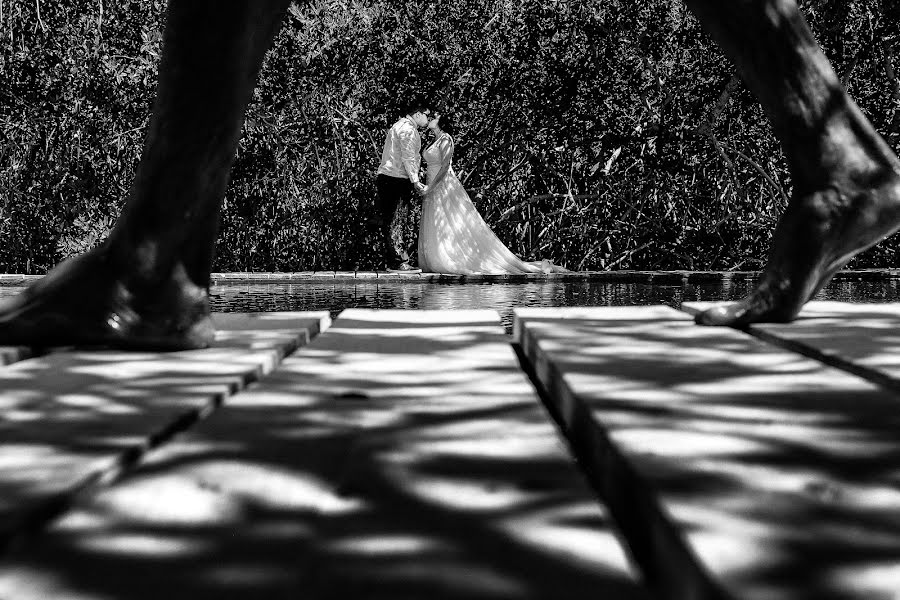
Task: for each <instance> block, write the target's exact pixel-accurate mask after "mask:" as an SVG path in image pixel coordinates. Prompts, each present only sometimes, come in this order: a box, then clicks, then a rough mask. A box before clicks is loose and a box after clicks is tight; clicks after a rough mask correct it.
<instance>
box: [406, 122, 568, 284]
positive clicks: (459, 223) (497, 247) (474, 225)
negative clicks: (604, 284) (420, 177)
mask: <svg viewBox="0 0 900 600" xmlns="http://www.w3.org/2000/svg"><path fill="white" fill-rule="evenodd" d="M444 136H446V139H442V138H444ZM452 144H453V140H452V139H451V138H450V136H449V135H448V134H446V133H444V134H441V137H439V138H438V139H436V140H435V141H434V143H433V144H431V146H429V147H428V148H427V149H426V150H425V151H424V152H422V158H423V159H424V160H425V162H426V163H427V164H428V170H427V174H426V179H425V183H426V184H428V185H429V186H431V185H432V184H431V182H432V181H433V180H434V178H435V176H436V175H437V173H438V172H439V171H440V169H441V165H442V162H443V160H445V156H446V157H447V158H446V160H447V161H450V159H451V158H450V157H452V152H445V151H442V148H452ZM419 267H420V268H421V269H422V271H425V272H430V273H453V274H460V275H476V274H491V275H494V274H497V275H499V274H506V273H513V274H519V273H561V272H566V271H567V269H564V268H562V267H560V266H557V265H554V264H553V263H551V262H550V261H548V260H542V261H537V262H525V261H523V260H520V259H519V258H518V257H517V256H516V255H515V254H513V253H512V252H511V251H510V250H509V248H507V247H506V246H505V245H504V244H503V242H501V241H500V238H498V237H497V236H496V235H494V232H493V231H491V228H490V227H489V226H488V224H487V223H485V222H484V219H482V218H481V215H480V214H479V213H478V209H476V208H475V205H474V204H472V200H471V199H470V198H469V194H467V193H466V190H465V188H464V187H463V185H462V183H461V182H460V181H459V179H458V178H457V177H456V173H454V172H453V167H452V166H450V167H449V168H448V170H447V174H446V175H445V176H444V178H443V179H441V180H440V181H439V182H438V184H437V187H436V188H434V189H429V192H428V195H426V196H425V198H424V200H423V201H422V217H421V221H420V225H419Z"/></svg>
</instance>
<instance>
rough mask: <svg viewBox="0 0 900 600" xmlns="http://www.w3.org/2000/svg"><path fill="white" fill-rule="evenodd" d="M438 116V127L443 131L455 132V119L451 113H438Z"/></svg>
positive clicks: (451, 133)
mask: <svg viewBox="0 0 900 600" xmlns="http://www.w3.org/2000/svg"><path fill="white" fill-rule="evenodd" d="M439 114H440V117H438V127H440V128H441V131H443V132H444V133H449V134H450V135H453V134H455V133H456V119H454V118H453V115H452V114H451V113H444V112H442V113H439Z"/></svg>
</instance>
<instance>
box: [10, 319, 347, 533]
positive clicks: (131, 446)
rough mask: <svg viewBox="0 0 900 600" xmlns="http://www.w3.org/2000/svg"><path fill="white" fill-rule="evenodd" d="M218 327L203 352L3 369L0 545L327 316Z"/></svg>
mask: <svg viewBox="0 0 900 600" xmlns="http://www.w3.org/2000/svg"><path fill="white" fill-rule="evenodd" d="M214 320H215V323H216V325H217V327H218V328H219V331H218V333H217V335H216V340H215V342H214V344H213V345H212V347H211V348H209V349H206V350H194V351H186V352H171V353H157V352H119V351H109V350H107V351H90V352H89V351H76V350H69V351H59V352H54V353H51V354H48V355H45V356H41V357H38V358H33V359H29V360H24V361H21V362H19V363H16V364H14V365H10V366H7V367H5V368H3V369H0V389H2V390H3V391H2V392H0V440H2V441H0V547H3V546H5V545H7V544H9V543H12V541H13V540H15V539H16V538H17V537H18V536H20V535H22V534H24V533H25V532H26V531H27V530H29V529H31V528H33V527H39V526H41V525H42V524H43V523H44V522H45V521H46V520H47V519H49V518H51V517H52V516H53V514H55V513H56V512H59V511H60V510H63V509H64V508H65V506H66V504H67V503H68V502H69V501H70V499H71V497H72V495H73V494H76V493H78V492H79V491H80V490H82V489H84V488H85V487H90V486H92V485H94V484H96V483H98V482H99V481H100V480H102V479H103V478H109V477H114V476H116V475H117V473H118V472H119V471H120V470H121V469H122V468H124V467H127V466H128V465H130V464H132V463H134V462H135V461H137V460H138V459H139V458H140V456H141V455H142V454H143V452H144V451H145V450H146V449H148V448H150V447H152V446H154V445H157V444H159V443H160V442H162V441H163V440H164V439H165V438H167V437H168V436H170V435H172V434H173V433H174V432H176V431H177V430H178V429H180V428H182V427H183V426H185V425H186V424H187V423H188V422H189V421H191V420H195V419H197V418H199V417H200V416H202V414H203V413H204V412H208V411H210V410H212V409H213V408H214V407H215V405H216V404H217V403H218V402H219V401H220V400H221V399H222V398H224V397H225V396H228V395H230V394H233V393H234V392H236V391H237V390H239V389H241V388H243V387H245V386H246V385H247V383H249V382H251V381H254V380H256V379H258V378H259V377H260V376H262V375H263V374H265V373H267V372H270V371H271V370H272V369H274V367H275V366H276V365H277V364H278V363H279V361H280V360H281V359H282V358H283V357H284V355H285V354H287V353H289V352H291V351H293V350H294V349H295V348H297V347H298V346H300V345H303V344H305V343H306V342H307V341H308V340H309V338H310V337H311V336H312V335H315V333H316V332H318V331H319V330H321V329H323V328H324V327H327V325H328V323H329V322H330V317H329V316H328V313H327V312H316V313H280V314H275V315H268V314H261V315H215V316H214Z"/></svg>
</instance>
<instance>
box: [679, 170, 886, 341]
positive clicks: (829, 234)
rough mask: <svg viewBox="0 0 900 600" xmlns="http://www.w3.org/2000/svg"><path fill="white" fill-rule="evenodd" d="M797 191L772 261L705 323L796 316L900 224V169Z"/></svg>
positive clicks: (700, 318)
mask: <svg viewBox="0 0 900 600" xmlns="http://www.w3.org/2000/svg"><path fill="white" fill-rule="evenodd" d="M883 173H884V174H883V176H882V177H881V178H880V179H879V180H875V181H870V182H868V183H869V185H861V184H854V183H844V184H841V185H832V186H830V187H827V188H825V189H823V190H821V191H818V192H815V193H812V194H808V195H806V196H802V197H795V198H794V199H793V200H792V201H791V204H790V206H789V207H788V209H787V211H786V212H785V214H784V215H783V216H782V218H781V220H780V221H779V223H778V227H777V228H776V229H775V235H774V237H773V239H772V249H771V251H770V253H769V262H768V264H767V265H766V268H765V270H764V271H763V273H762V276H761V278H760V281H759V283H758V284H757V287H756V289H755V290H754V291H753V292H751V293H750V295H748V296H747V297H746V298H744V299H743V300H741V301H739V302H736V303H733V304H726V305H720V306H716V307H713V308H710V309H708V310H706V311H704V312H702V313H700V314H698V315H697V316H696V317H695V321H696V322H697V323H699V324H700V325H730V326H741V325H747V324H749V323H763V322H769V323H774V322H782V323H783V322H788V321H792V320H793V319H794V318H795V317H796V316H797V314H798V313H799V312H800V309H801V308H803V305H804V304H806V302H808V301H809V300H811V299H812V298H813V296H815V295H816V293H818V291H819V290H820V289H822V287H824V286H825V285H826V284H827V283H828V282H829V281H830V280H831V278H832V276H833V275H834V274H835V273H836V272H837V271H838V270H840V269H841V268H842V267H843V266H844V265H846V264H847V262H848V261H849V260H850V259H851V258H852V257H853V256H855V255H856V254H858V253H859V252H862V251H863V250H865V249H866V248H869V247H871V246H873V245H875V244H877V243H878V242H880V241H881V240H883V239H884V238H885V237H887V236H889V235H891V234H892V233H894V232H895V231H896V230H897V229H898V228H900V172H898V171H896V170H894V169H886V170H885V171H884V172H883Z"/></svg>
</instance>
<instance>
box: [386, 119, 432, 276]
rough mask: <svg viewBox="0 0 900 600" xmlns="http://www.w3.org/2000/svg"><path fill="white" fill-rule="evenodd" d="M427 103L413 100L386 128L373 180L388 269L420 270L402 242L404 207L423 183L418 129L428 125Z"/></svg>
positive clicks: (412, 271)
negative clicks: (411, 261) (417, 102)
mask: <svg viewBox="0 0 900 600" xmlns="http://www.w3.org/2000/svg"><path fill="white" fill-rule="evenodd" d="M429 112H430V111H429V110H428V107H427V106H425V105H424V104H412V105H410V106H409V107H408V108H407V110H406V116H404V117H402V118H401V119H400V120H398V121H397V122H396V123H394V125H393V126H392V127H391V128H390V129H389V130H388V132H387V135H386V136H385V138H384V150H382V152H381V165H379V167H378V176H377V178H376V180H375V187H376V190H377V194H378V195H377V197H376V202H375V205H376V206H375V208H376V210H377V211H378V228H379V230H380V231H379V233H380V237H381V244H382V252H383V254H382V258H383V261H384V266H385V267H386V268H387V270H388V271H396V272H402V273H421V269H417V268H415V267H413V266H412V265H411V264H409V253H407V251H406V248H407V247H408V245H407V244H404V239H403V238H404V235H403V214H404V212H405V211H404V210H403V209H404V208H407V209H408V208H409V206H410V204H411V203H412V198H413V191H415V192H416V193H418V194H419V195H422V194H424V193H425V186H424V185H423V184H422V182H420V181H419V166H420V165H421V162H422V156H421V154H420V150H421V148H422V138H421V137H420V136H419V129H422V128H424V127H425V126H426V125H428V113H429Z"/></svg>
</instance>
